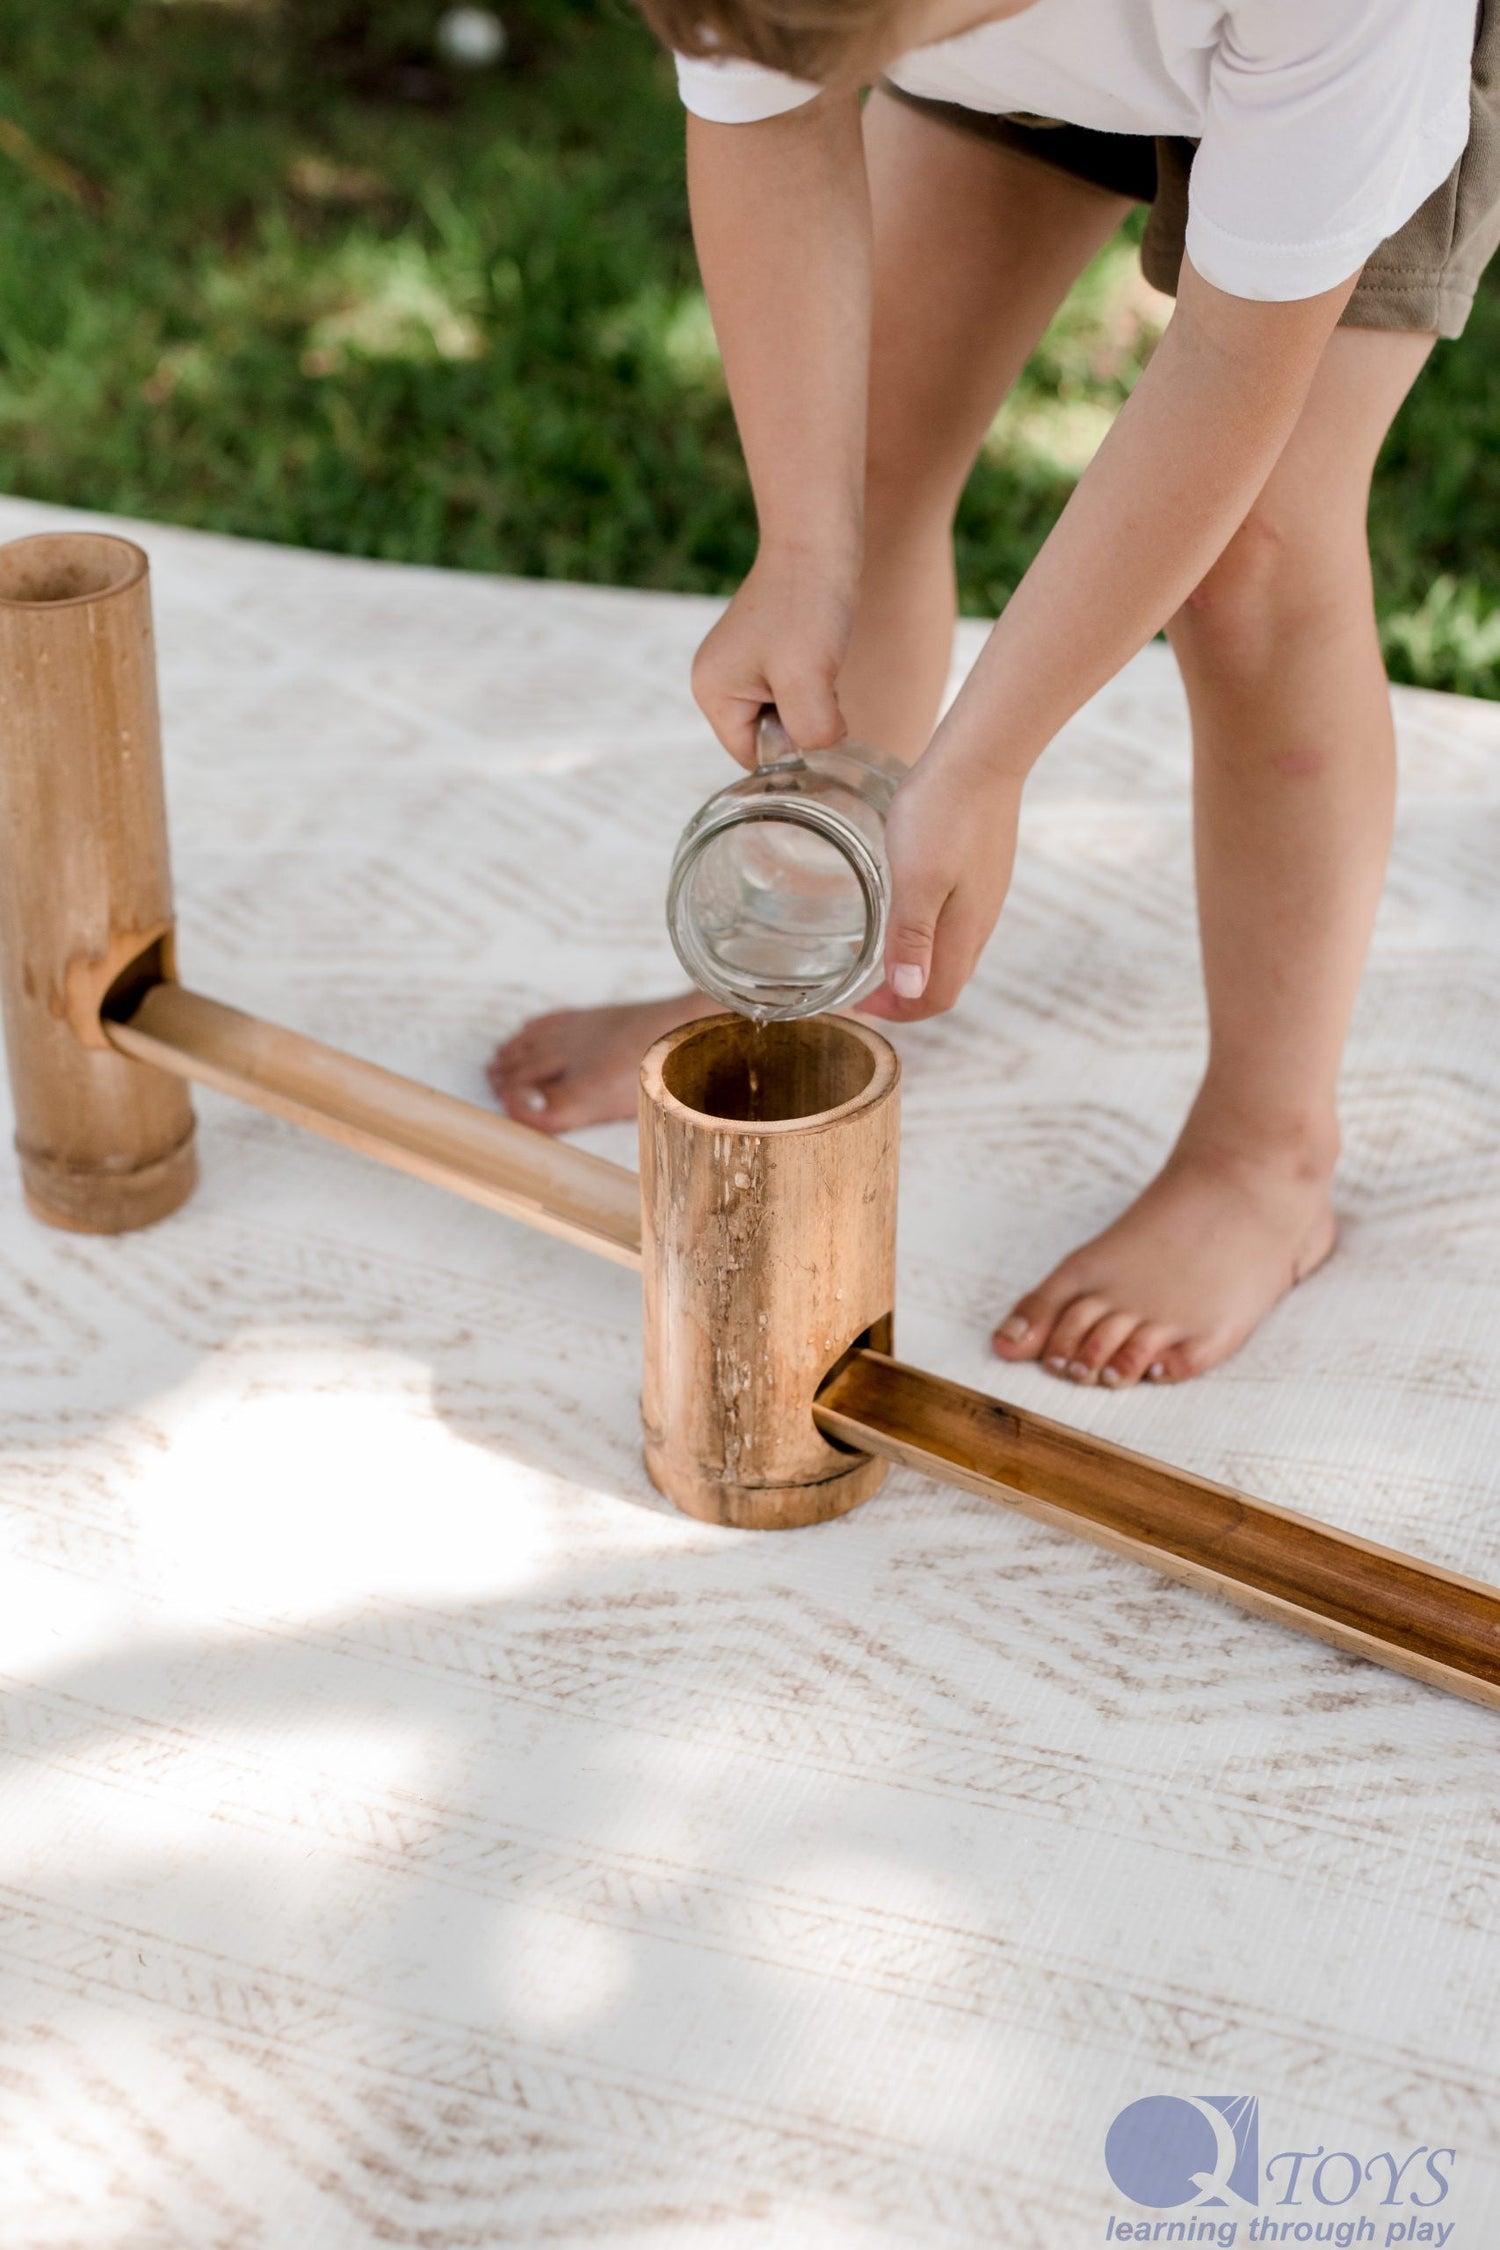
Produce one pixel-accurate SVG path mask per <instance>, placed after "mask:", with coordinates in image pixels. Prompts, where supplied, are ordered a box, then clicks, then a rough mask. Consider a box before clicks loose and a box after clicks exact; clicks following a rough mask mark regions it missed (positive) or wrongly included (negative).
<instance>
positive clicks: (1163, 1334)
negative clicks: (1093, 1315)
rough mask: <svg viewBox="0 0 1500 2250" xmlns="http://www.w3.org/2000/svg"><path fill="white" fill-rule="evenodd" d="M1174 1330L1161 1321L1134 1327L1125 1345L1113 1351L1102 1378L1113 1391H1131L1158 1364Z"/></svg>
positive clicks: (1101, 1371) (1102, 1369) (1168, 1346)
mask: <svg viewBox="0 0 1500 2250" xmlns="http://www.w3.org/2000/svg"><path fill="white" fill-rule="evenodd" d="M1172 1340H1173V1339H1172V1331H1171V1329H1170V1328H1163V1327H1162V1326H1161V1325H1160V1324H1159V1323H1155V1324H1153V1323H1152V1322H1150V1321H1142V1322H1141V1324H1140V1326H1139V1327H1137V1328H1132V1330H1131V1331H1130V1334H1129V1335H1128V1336H1127V1337H1126V1339H1125V1341H1124V1343H1123V1344H1120V1345H1117V1346H1116V1348H1115V1350H1114V1351H1113V1352H1112V1353H1111V1354H1110V1357H1109V1364H1108V1365H1107V1366H1106V1367H1103V1368H1101V1369H1100V1372H1099V1380H1100V1382H1101V1383H1104V1384H1106V1385H1107V1386H1108V1388H1109V1389H1110V1390H1112V1391H1124V1390H1129V1389H1130V1387H1131V1385H1132V1384H1135V1383H1139V1382H1140V1381H1141V1380H1142V1379H1143V1378H1144V1377H1145V1376H1147V1375H1149V1374H1150V1372H1151V1370H1152V1368H1153V1367H1155V1366H1157V1365H1158V1364H1159V1362H1160V1361H1161V1359H1162V1356H1163V1354H1164V1353H1165V1352H1166V1351H1167V1350H1168V1349H1169V1348H1170V1346H1171V1344H1172Z"/></svg>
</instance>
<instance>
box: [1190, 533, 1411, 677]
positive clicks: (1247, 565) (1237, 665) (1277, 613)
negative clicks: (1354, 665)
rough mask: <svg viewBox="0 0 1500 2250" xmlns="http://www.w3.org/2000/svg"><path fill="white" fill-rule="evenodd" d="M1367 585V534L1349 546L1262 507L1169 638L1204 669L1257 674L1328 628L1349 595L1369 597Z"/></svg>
mask: <svg viewBox="0 0 1500 2250" xmlns="http://www.w3.org/2000/svg"><path fill="white" fill-rule="evenodd" d="M1367 583H1368V561H1367V554H1366V550H1365V547H1364V542H1363V531H1362V528H1361V529H1360V530H1359V531H1358V532H1357V534H1356V536H1355V538H1354V539H1353V541H1352V543H1351V541H1350V540H1349V539H1347V538H1343V539H1338V538H1332V537H1330V536H1329V527H1328V526H1326V525H1318V524H1298V523H1295V522H1293V523H1288V522H1286V521H1285V520H1284V519H1283V518H1282V517H1281V516H1279V515H1278V514H1276V513H1273V512H1272V511H1271V510H1270V509H1269V508H1268V507H1266V506H1264V505H1263V504H1261V503H1257V505H1256V506H1255V507H1254V508H1252V509H1251V511H1250V513H1249V515H1248V516H1247V517H1246V518H1245V521H1244V522H1243V523H1242V524H1241V525H1240V528H1239V530H1238V531H1237V532H1236V533H1235V535H1234V537H1233V538H1232V539H1231V540H1230V542H1229V545H1228V546H1227V547H1226V548H1225V549H1224V552H1223V553H1222V554H1221V555H1220V557H1219V559H1218V561H1217V562H1216V563H1215V564H1214V565H1213V567H1212V569H1211V570H1209V571H1207V572H1206V573H1205V574H1204V576H1203V578H1202V579H1201V580H1200V581H1199V583H1198V584H1197V585H1196V586H1195V587H1194V589H1193V591H1192V593H1191V594H1189V596H1188V598H1187V600H1186V601H1185V602H1184V603H1183V605H1182V607H1181V609H1180V610H1179V611H1178V612H1177V615H1176V616H1175V617H1174V618H1173V620H1172V623H1171V628H1170V631H1171V638H1172V641H1173V643H1174V644H1175V645H1176V646H1177V647H1179V648H1180V649H1181V650H1182V651H1183V653H1184V654H1191V655H1192V656H1194V657H1196V658H1198V659H1199V660H1200V661H1202V662H1204V663H1207V664H1211V665H1213V666H1215V667H1217V668H1220V669H1226V668H1227V669H1229V670H1233V671H1238V672H1243V671H1252V672H1253V671H1255V670H1257V669H1259V668H1260V667H1262V666H1264V665H1266V664H1268V663H1270V664H1274V663H1275V662H1277V661H1278V657H1279V655H1282V654H1284V652H1285V650H1286V647H1287V644H1288V642H1289V640H1295V639H1298V638H1299V637H1300V636H1301V635H1302V634H1303V633H1304V632H1316V631H1322V630H1326V628H1327V627H1328V625H1329V623H1330V622H1331V617H1332V613H1333V612H1335V611H1340V610H1342V609H1343V608H1344V606H1345V605H1346V604H1347V603H1348V602H1349V600H1350V599H1351V597H1359V598H1364V599H1368V596H1367V594H1366V595H1364V596H1362V597H1361V596H1360V588H1361V586H1362V585H1367Z"/></svg>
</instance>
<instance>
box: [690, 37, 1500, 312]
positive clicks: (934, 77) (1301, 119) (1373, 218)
mask: <svg viewBox="0 0 1500 2250" xmlns="http://www.w3.org/2000/svg"><path fill="white" fill-rule="evenodd" d="M1474 24H1475V0H1036V4H1035V5H1034V6H1033V7H1031V8H1028V9H1027V10H1026V11H1025V12H1024V13H1023V14H1021V15H1017V16H1011V17H1008V18H1007V19H1005V20H1004V21H1002V22H999V23H990V24H982V25H981V26H980V27H979V29H978V30H977V31H967V32H964V33H962V34H961V35H960V36H959V37H958V38H956V39H945V40H943V41H942V42H941V44H939V45H938V46H935V47H917V48H913V49H912V50H911V52H910V53H908V54H906V55H903V56H902V58H901V60H900V61H899V62H898V63H897V64H896V65H895V66H894V67H893V68H892V69H891V71H890V73H889V75H890V77H891V79H892V80H893V81H894V83H895V84H896V85H898V86H899V87H901V88H902V89H903V91H905V92H907V93H912V94H925V95H928V96H930V97H932V98H934V99H935V100H938V101H944V102H959V103H962V104H963V106H964V107H965V108H967V109H978V110H988V111H991V112H999V113H1002V114H1005V113H1008V112H1011V111H1020V112H1023V113H1030V114H1033V115H1036V116H1040V117H1052V118H1060V119H1062V120H1064V121H1065V122H1066V123H1068V124H1070V125H1088V126H1092V127H1093V128H1094V129H1095V130H1096V131H1098V132H1104V133H1147V134H1157V133H1161V134H1182V135H1186V136H1188V137H1190V138H1192V139H1194V140H1197V141H1199V142H1200V143H1201V146H1200V147H1199V150H1198V155H1197V157H1196V159H1195V161H1194V164H1193V173H1192V185H1191V191H1190V210H1189V217H1188V229H1187V247H1188V255H1189V256H1190V257H1191V259H1192V261H1193V264H1194V265H1195V266H1196V267H1197V269H1198V271H1199V272H1200V273H1201V274H1202V275H1203V276H1204V277H1205V279H1206V280H1208V281H1211V282H1212V283H1213V284H1214V285H1215V286H1216V287H1217V288H1219V289H1224V290H1227V291H1228V292H1229V293H1230V294H1231V295H1232V296H1236V297H1256V298H1261V299H1270V300H1273V301H1278V302H1280V301H1284V300H1287V299H1291V298H1296V297H1312V296H1316V295H1317V294H1318V293H1319V292H1320V291H1321V290H1324V289H1332V288H1333V287H1334V286H1335V285H1336V284H1337V283H1338V282H1340V281H1343V280H1345V279H1346V278H1347V276H1348V275H1350V274H1351V273H1354V272H1355V271H1356V270H1357V269H1358V268H1359V267H1360V266H1361V265H1363V263H1364V261H1365V259H1366V258H1367V257H1368V256H1369V255H1370V252H1371V251H1372V250H1374V249H1375V248H1376V246H1377V244H1379V243H1381V242H1383V241H1384V240H1385V239H1386V237H1387V236H1388V235H1391V234H1394V233H1395V232H1396V230H1397V228H1398V227H1401V226H1404V225H1405V223H1406V221H1407V220H1408V219H1409V218H1410V217H1411V215H1412V213H1413V212H1414V211H1415V210H1416V209H1417V206H1418V205H1419V204H1420V203H1422V202H1423V201H1424V200H1425V199H1426V197H1427V196H1428V195H1430V194H1431V192H1432V190H1433V189H1434V188H1435V187H1437V186H1438V184H1439V182H1440V181H1442V180H1444V179H1445V178H1446V177H1447V175H1448V173H1449V172H1450V171H1451V170H1452V169H1453V166H1454V165H1455V164H1456V162H1457V161H1458V158H1459V156H1460V154H1461V153H1462V151H1463V148H1464V144H1465V142H1466V141H1467V139H1468V135H1469V74H1470V64H1471V57H1472V51H1473V45H1474ZM677 72H678V80H679V83H680V85H681V88H682V97H683V100H684V101H685V102H686V104H687V106H688V108H689V109H690V110H693V111H695V112H696V113H697V115H698V116H700V117H705V118H711V119H714V120H716V121H718V122H720V123H724V124H748V123H750V122H752V121H754V120H757V119H760V118H766V117H776V116H779V115H781V114H782V113H783V112H784V111H786V110H790V109H795V108H797V107H798V106H799V105H800V104H801V103H803V102H805V101H810V100H811V99H812V97H813V96H814V95H815V94H816V92H817V90H818V89H817V88H816V87H815V86H810V85H807V84H805V83H803V82H802V81H801V80H800V79H796V78H788V77H785V76H783V75H781V74H780V73H779V72H776V71H771V70H763V69H761V68H760V67H759V65H757V64H755V63H745V62H736V61H731V60H728V59H724V60H720V59H717V58H716V59H711V60H693V59H690V58H688V57H685V56H679V57H678V61H677Z"/></svg>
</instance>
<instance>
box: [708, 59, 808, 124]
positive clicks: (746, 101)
mask: <svg viewBox="0 0 1500 2250" xmlns="http://www.w3.org/2000/svg"><path fill="white" fill-rule="evenodd" d="M675 59H676V63H677V88H678V91H679V93H680V94H681V95H682V99H683V102H684V104H685V106H686V107H687V108H688V109H690V110H691V111H692V113H693V115H694V116H695V117H703V118H706V119H707V120H708V122H709V123H710V124H712V125H756V124H759V123H760V121H761V120H762V119H763V118H767V117H784V116H785V115H786V113H787V111H788V110H791V109H800V108H801V107H802V105H803V104H804V102H810V101H812V100H813V99H814V98H815V97H816V95H817V94H818V93H819V92H820V91H821V89H820V88H819V87H817V86H814V85H809V84H808V83H807V81H806V80H805V79H802V78H789V77H787V75H786V74H785V72H783V71H779V70H766V69H765V68H764V67H763V66H762V65H761V64H760V63H752V62H738V61H736V60H735V59H734V58H733V57H731V56H727V55H726V56H718V55H712V56H709V55H705V56H698V55H678V56H677V57H676V58H675Z"/></svg>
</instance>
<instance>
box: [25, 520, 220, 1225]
mask: <svg viewBox="0 0 1500 2250" xmlns="http://www.w3.org/2000/svg"><path fill="white" fill-rule="evenodd" d="M143 958H145V959H149V960H150V962H151V964H152V970H153V973H154V974H155V975H156V976H159V977H170V976H171V974H172V885H171V875H170V870H169V866H168V858H167V824H166V811H165V807H164V804H163V799H162V779H161V733H160V726H159V722H158V717H157V706H156V668H155V659H154V650H153V644H152V637H151V600H150V589H149V584H148V580H147V568H146V557H145V556H144V555H143V554H142V552H141V550H140V548H139V547H135V546H132V545H131V543H130V541H129V540H126V539H117V538H114V537H112V536H109V535H107V534H101V533H94V532H66V533H51V532H44V533H41V534H40V535H38V536H37V537H35V538H30V539H16V540H12V541H10V542H9V543H8V544H7V545H5V546H0V1001H3V1007H4V1016H5V1041H6V1049H7V1053H8V1056H9V1062H10V1084H11V1093H12V1097H13V1099H14V1103H15V1111H16V1147H17V1152H18V1154H19V1156H20V1159H21V1176H22V1181H23V1183H24V1186H25V1191H26V1200H27V1202H28V1203H29V1204H30V1206H31V1208H32V1210H33V1211H34V1212H35V1213H36V1215H37V1217H38V1218H40V1219H44V1220H46V1221H47V1223H48V1224H49V1225H51V1226H58V1227H71V1228H74V1229H76V1230H77V1231H79V1232H82V1233H89V1234H119V1233H123V1232H125V1231H126V1230H128V1229H129V1228H131V1227H141V1226H149V1225H150V1224H151V1223H152V1222H153V1221H154V1220H156V1219H161V1218H165V1217H166V1215H167V1213H168V1212H170V1211H175V1210H176V1209H177V1207H178V1205H179V1204H180V1203H182V1202H183V1201H184V1199H185V1198H186V1197H187V1196H188V1195H189V1194H190V1193H191V1191H192V1187H193V1183H194V1180H195V1178H196V1168H195V1164H194V1156H193V1112H192V1106H191V1104H190V1102H189V1099H188V1096H187V1092H186V1090H185V1088H183V1087H182V1086H181V1085H176V1084H174V1083H173V1082H172V1080H170V1079H168V1078H163V1077H162V1076H161V1075H160V1073H159V1072H157V1071H149V1070H142V1069H141V1068H140V1066H139V1065H138V1064H137V1063H135V1062H132V1061H130V1060H128V1059H127V1058H126V1057H124V1056H122V1055H119V1054H116V1053H114V1052H113V1051H112V1050H111V1048H110V1045H109V1043H108V1041H107V1040H106V1039H105V1038H104V1036H103V1035H102V1033H101V1032H100V1030H99V1020H98V1019H99V1008H100V1003H101V1001H102V1000H103V998H104V995H105V994H106V993H107V992H108V991H109V989H110V988H111V986H112V985H113V984H114V983H115V982H116V980H117V979H118V978H119V976H120V975H121V974H122V972H124V971H125V970H127V969H128V968H129V967H130V965H131V964H132V963H134V962H137V961H139V960H141V959H143Z"/></svg>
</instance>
